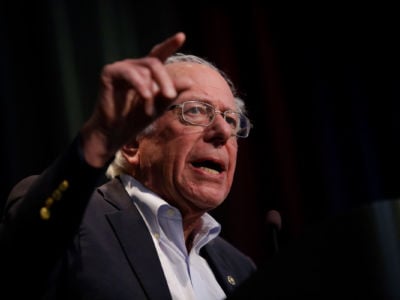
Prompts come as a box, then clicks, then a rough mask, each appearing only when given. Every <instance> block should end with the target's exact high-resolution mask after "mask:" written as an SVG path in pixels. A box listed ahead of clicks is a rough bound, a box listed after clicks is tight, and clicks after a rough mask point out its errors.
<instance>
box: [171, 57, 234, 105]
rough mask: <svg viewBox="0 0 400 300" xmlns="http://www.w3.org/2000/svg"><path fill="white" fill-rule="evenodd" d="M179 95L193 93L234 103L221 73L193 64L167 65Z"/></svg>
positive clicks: (202, 65)
mask: <svg viewBox="0 0 400 300" xmlns="http://www.w3.org/2000/svg"><path fill="white" fill-rule="evenodd" d="M166 68H167V71H168V73H169V74H170V76H171V78H172V80H173V81H174V84H175V87H176V89H177V90H178V92H179V93H182V92H184V93H185V92H193V93H198V94H199V96H204V97H205V98H211V99H218V100H219V101H224V102H226V101H227V102H230V103H227V104H229V105H231V104H233V103H234V96H233V94H232V91H231V89H230V87H229V85H228V83H227V82H226V80H225V79H224V78H223V77H222V76H221V74H220V73H219V72H217V71H216V70H214V69H213V68H211V67H209V66H207V65H204V64H199V63H193V62H177V63H171V64H168V65H166Z"/></svg>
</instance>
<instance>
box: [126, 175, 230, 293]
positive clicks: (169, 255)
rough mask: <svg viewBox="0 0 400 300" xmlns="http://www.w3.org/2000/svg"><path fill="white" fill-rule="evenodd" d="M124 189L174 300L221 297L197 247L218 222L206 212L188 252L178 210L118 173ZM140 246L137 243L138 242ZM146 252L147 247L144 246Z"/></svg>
mask: <svg viewBox="0 0 400 300" xmlns="http://www.w3.org/2000/svg"><path fill="white" fill-rule="evenodd" d="M121 179H122V182H123V184H124V186H125V189H126V191H127V192H128V194H129V196H130V197H131V198H132V200H133V202H134V204H135V205H136V207H137V208H138V210H139V212H140V213H141V215H142V217H143V219H144V220H145V223H146V225H147V228H148V229H149V231H150V233H151V235H152V237H153V242H154V245H155V248H156V250H157V253H158V256H159V258H160V261H161V265H162V268H163V271H164V274H165V277H166V279H167V283H168V287H169V290H170V292H171V295H172V298H173V299H174V300H180V299H181V300H191V299H193V300H194V299H197V300H214V299H215V300H220V299H225V298H226V295H225V293H224V291H223V290H222V288H221V286H220V285H219V284H218V282H217V280H216V278H215V276H214V273H213V272H212V270H211V268H210V266H209V265H208V263H207V261H206V260H205V259H204V258H203V257H201V256H200V254H199V253H200V249H201V247H203V246H204V245H205V244H207V243H208V242H209V241H211V240H212V239H214V238H215V237H217V236H218V234H219V233H220V230H221V226H220V224H219V223H218V222H217V221H216V220H215V219H214V218H213V217H212V216H211V215H209V214H207V213H205V214H204V215H203V216H202V226H201V228H200V230H199V231H198V232H197V233H196V235H195V237H194V239H193V246H192V249H191V250H190V252H189V253H188V252H187V249H186V245H185V240H184V236H183V228H182V216H181V213H180V212H179V210H178V209H177V208H175V207H173V206H171V205H169V204H168V203H167V202H166V201H165V200H163V199H161V198H160V197H159V196H157V195H156V194H154V193H153V192H151V191H150V190H149V189H147V188H146V187H144V186H143V185H142V184H141V183H139V182H138V181H137V180H135V179H134V178H133V177H131V176H129V175H122V176H121ZM138 246H139V247H140V245H138ZM143 251H146V249H143Z"/></svg>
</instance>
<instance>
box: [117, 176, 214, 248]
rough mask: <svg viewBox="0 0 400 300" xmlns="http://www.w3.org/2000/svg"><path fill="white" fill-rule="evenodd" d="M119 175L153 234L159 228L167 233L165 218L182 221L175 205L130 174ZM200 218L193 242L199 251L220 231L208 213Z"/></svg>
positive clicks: (157, 231)
mask: <svg viewBox="0 0 400 300" xmlns="http://www.w3.org/2000/svg"><path fill="white" fill-rule="evenodd" d="M120 177H121V180H122V183H123V185H124V187H125V189H126V191H127V193H128V194H129V196H130V197H131V198H132V200H133V201H134V203H135V205H136V206H137V208H138V210H139V212H140V213H141V214H142V216H143V218H144V219H145V221H146V223H147V224H148V226H149V229H150V230H151V231H152V233H153V234H160V230H161V229H162V230H164V232H165V233H167V234H168V232H169V230H168V228H166V227H165V221H163V219H165V218H170V219H176V220H177V221H179V222H182V217H181V214H180V212H179V210H178V209H177V208H176V207H174V206H172V205H170V204H169V203H168V202H166V201H165V200H164V199H162V198H161V197H159V196H158V195H157V194H155V193H153V192H152V191H151V190H149V189H148V188H146V187H145V186H144V185H143V184H141V183H140V182H139V181H137V180H136V179H135V178H133V177H132V176H130V175H127V174H123V175H121V176H120ZM201 218H202V225H201V228H200V229H199V231H198V233H197V234H196V236H195V239H194V242H193V246H194V248H196V251H199V250H200V248H201V247H202V246H204V245H205V244H206V243H207V242H209V241H211V240H212V239H214V238H215V237H217V236H218V235H219V233H220V231H221V225H220V224H219V223H218V222H217V221H216V220H215V219H214V218H213V217H212V216H211V215H210V214H208V213H204V214H203V216H202V217H201ZM182 234H183V232H182Z"/></svg>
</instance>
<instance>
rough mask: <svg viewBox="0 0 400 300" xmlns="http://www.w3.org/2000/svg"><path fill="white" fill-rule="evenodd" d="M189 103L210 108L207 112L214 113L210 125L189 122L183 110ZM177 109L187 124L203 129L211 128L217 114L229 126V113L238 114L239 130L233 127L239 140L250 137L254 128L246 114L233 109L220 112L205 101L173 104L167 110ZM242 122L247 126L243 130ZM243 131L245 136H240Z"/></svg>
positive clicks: (210, 116) (210, 117) (234, 133)
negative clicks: (239, 133) (227, 118)
mask: <svg viewBox="0 0 400 300" xmlns="http://www.w3.org/2000/svg"><path fill="white" fill-rule="evenodd" d="M187 103H199V104H201V105H204V106H206V107H208V108H210V110H207V111H210V112H212V115H209V119H210V120H209V122H208V124H198V123H194V122H193V121H189V120H187V116H186V115H185V113H184V110H183V108H184V105H185V104H187ZM176 108H180V117H181V119H182V120H183V121H185V122H186V123H188V124H190V125H194V126H202V127H207V126H210V125H211V124H212V123H213V122H214V120H215V116H216V114H217V113H218V114H220V115H221V116H222V117H223V118H224V120H225V121H226V122H227V123H228V124H230V123H229V122H228V121H227V120H226V117H227V116H229V115H227V114H228V113H233V114H237V115H238V116H239V120H238V122H237V124H238V125H237V126H236V128H239V129H235V128H234V127H232V131H233V135H234V136H236V137H238V138H247V137H248V136H249V134H250V129H251V128H252V127H253V124H252V123H251V122H250V119H249V118H248V117H247V116H246V115H245V114H243V113H241V112H239V111H235V110H232V109H228V110H225V111H220V110H217V109H216V108H215V107H214V106H213V105H211V104H210V103H207V102H204V101H201V100H188V101H185V102H182V103H179V104H173V105H171V106H169V107H168V108H167V110H174V109H176ZM242 120H245V122H246V124H247V126H246V127H243V128H240V127H239V126H240V124H241V123H242ZM241 129H242V130H244V129H245V134H244V135H238V132H240V130H241ZM235 131H236V132H235Z"/></svg>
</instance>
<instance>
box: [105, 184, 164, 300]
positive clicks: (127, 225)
mask: <svg viewBox="0 0 400 300" xmlns="http://www.w3.org/2000/svg"><path fill="white" fill-rule="evenodd" d="M111 196H112V197H111ZM105 198H106V200H107V201H112V202H113V203H114V204H117V206H118V207H119V208H120V209H121V210H119V211H116V212H113V213H110V214H107V215H106V217H107V219H108V220H109V222H110V224H111V226H112V228H113V230H114V232H115V234H116V236H117V238H118V240H119V242H120V244H121V247H122V249H123V250H124V253H125V255H126V256H127V258H128V261H129V263H130V265H131V267H132V271H133V272H134V273H135V274H136V276H137V278H138V280H139V281H140V282H141V284H142V286H143V289H144V290H145V292H146V293H147V295H148V298H149V299H160V300H161V299H162V300H165V299H171V295H170V293H169V289H168V285H167V281H166V279H165V276H164V272H163V270H162V267H161V263H160V260H159V258H158V255H157V251H156V249H155V247H154V244H153V240H152V238H151V235H150V233H149V231H148V229H147V226H146V224H145V223H144V221H143V219H142V217H141V215H140V213H139V211H138V210H137V209H136V207H135V205H133V203H132V200H131V199H130V198H129V196H128V194H127V193H126V192H125V190H124V188H123V187H122V185H121V184H120V182H119V181H114V182H112V186H110V189H108V191H107V195H105Z"/></svg>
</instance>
